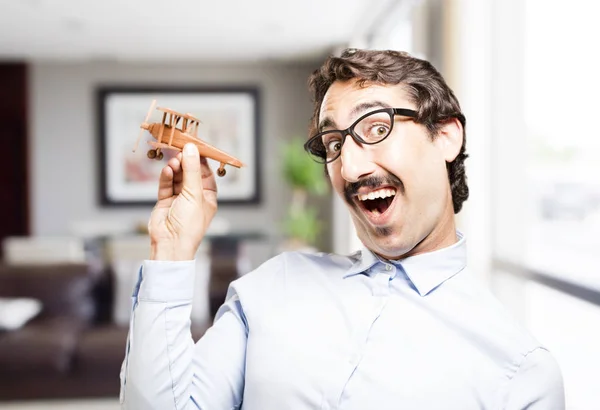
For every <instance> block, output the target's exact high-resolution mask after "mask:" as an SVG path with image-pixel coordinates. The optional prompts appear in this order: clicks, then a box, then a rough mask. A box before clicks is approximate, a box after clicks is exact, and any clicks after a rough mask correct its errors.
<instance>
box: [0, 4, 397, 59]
mask: <svg viewBox="0 0 600 410" xmlns="http://www.w3.org/2000/svg"><path fill="white" fill-rule="evenodd" d="M400 1H401V0H295V1H285V0H279V1H274V0H252V1H249V0H248V1H243V0H226V1H204V0H195V1H194V0H170V1H164V0H97V1H94V0H0V58H3V59H30V60H122V61H156V60H163V61H164V60H165V59H172V60H183V61H188V60H191V61H219V60H236V61H257V60H265V59H268V60H303V59H310V58H315V57H320V56H321V55H323V54H324V53H328V52H331V51H332V50H333V49H335V48H337V47H340V46H344V45H346V44H348V43H349V42H350V43H351V42H352V41H353V40H356V39H359V38H362V36H364V35H366V34H368V33H369V31H370V30H372V29H373V28H376V27H377V25H378V22H379V21H380V20H381V19H383V18H384V17H385V15H386V14H387V13H388V12H389V10H390V8H391V7H395V5H396V4H399V3H400Z"/></svg>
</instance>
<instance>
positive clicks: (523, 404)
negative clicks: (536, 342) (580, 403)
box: [503, 347, 565, 410]
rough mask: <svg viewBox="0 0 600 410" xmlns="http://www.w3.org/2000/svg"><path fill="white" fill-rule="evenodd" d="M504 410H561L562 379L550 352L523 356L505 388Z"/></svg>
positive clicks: (532, 352)
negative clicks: (506, 388) (506, 390)
mask: <svg viewBox="0 0 600 410" xmlns="http://www.w3.org/2000/svg"><path fill="white" fill-rule="evenodd" d="M503 408H504V409H506V410H523V409H528V410H564V409H565V390H564V385H563V379H562V375H561V372H560V369H559V367H558V364H557V363H556V360H555V359H554V358H553V357H552V355H551V354H550V352H548V350H546V349H544V348H541V347H540V348H537V349H535V350H533V351H531V352H529V353H528V354H527V356H525V358H524V359H523V362H522V363H521V365H520V366H519V369H518V370H517V372H516V374H515V375H514V377H513V378H512V380H511V381H510V383H509V385H508V392H507V395H506V400H505V406H504V407H503Z"/></svg>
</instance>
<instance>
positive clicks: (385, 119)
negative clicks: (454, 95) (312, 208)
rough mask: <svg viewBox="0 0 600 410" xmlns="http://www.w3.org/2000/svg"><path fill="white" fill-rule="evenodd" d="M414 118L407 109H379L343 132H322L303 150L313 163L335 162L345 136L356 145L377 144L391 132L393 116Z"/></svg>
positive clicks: (412, 112)
mask: <svg viewBox="0 0 600 410" xmlns="http://www.w3.org/2000/svg"><path fill="white" fill-rule="evenodd" d="M396 115H401V116H403V117H409V118H416V117H417V112H416V111H414V110H409V109H407V108H381V109H379V110H375V111H371V112H370V113H367V114H365V115H363V116H362V117H360V118H359V119H358V120H356V121H355V122H354V124H352V125H351V126H350V127H348V128H346V129H345V130H330V131H323V132H320V133H318V134H317V135H315V136H314V137H311V138H310V139H309V140H308V141H306V143H305V144H304V149H305V150H306V152H308V153H309V154H310V156H311V158H312V159H314V160H315V161H317V162H319V163H321V164H326V163H329V162H333V161H335V160H336V159H337V158H338V157H339V156H340V154H341V152H342V146H343V145H344V141H345V139H346V136H348V135H350V136H351V137H352V139H353V140H354V141H356V142H357V143H358V144H367V145H373V144H378V143H380V142H381V141H383V140H384V139H386V138H387V136H388V135H390V133H391V132H392V129H393V128H394V116H396Z"/></svg>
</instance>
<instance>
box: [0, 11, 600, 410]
mask: <svg viewBox="0 0 600 410" xmlns="http://www.w3.org/2000/svg"><path fill="white" fill-rule="evenodd" d="M599 11H600V6H599V5H598V2H595V1H592V0H571V1H569V2H566V1H559V0H497V1H492V0H344V1H341V0H319V1H317V0H301V1H291V2H283V1H272V0H255V1H253V2H247V1H241V0H233V1H228V2H216V1H214V2H209V1H191V0H172V1H170V2H163V1H157V0H145V1H142V0H120V1H117V0H104V1H102V2H85V1H75V0H20V1H10V0H0V142H1V144H2V147H3V155H2V161H0V188H1V191H0V192H1V195H2V197H1V201H0V210H1V212H2V214H3V215H5V217H6V218H5V219H4V220H3V221H2V222H1V223H0V239H1V240H2V247H1V252H2V264H1V266H0V409H38V408H40V409H41V408H53V409H54V408H56V409H59V408H60V409H70V408H73V409H75V408H77V409H79V408H86V409H87V408H90V409H97V410H112V409H116V408H118V390H119V380H118V372H119V368H120V363H121V361H122V358H123V355H124V349H125V338H126V332H127V325H128V323H129V309H130V303H131V302H130V293H131V286H132V284H133V281H134V280H135V277H136V274H137V269H138V267H139V263H140V261H141V260H143V259H144V258H146V257H147V255H148V241H147V237H146V235H145V230H146V224H147V220H148V217H149V215H150V212H151V210H152V198H153V197H152V195H154V191H155V189H156V184H155V181H156V175H157V170H158V169H160V164H161V162H159V161H156V160H152V161H151V160H149V159H147V158H146V152H147V150H148V149H149V145H147V144H146V143H145V142H142V143H141V144H140V149H138V150H137V151H136V154H135V155H137V156H135V155H133V154H125V152H127V153H129V151H130V148H132V147H133V145H134V143H135V140H136V138H137V137H138V133H139V131H140V128H139V125H140V124H141V123H142V122H144V120H145V117H146V115H147V110H148V107H149V105H150V102H151V100H152V99H153V98H157V99H158V105H159V106H160V105H163V106H167V107H169V108H172V109H174V110H176V111H180V112H190V113H192V114H193V115H195V116H197V117H198V118H199V119H200V120H202V121H203V124H201V127H199V133H198V136H199V137H200V138H206V139H207V140H209V142H211V143H214V144H215V145H216V146H218V147H220V148H222V149H225V150H226V151H227V150H229V152H230V153H232V154H234V155H236V156H238V157H239V158H240V159H242V160H243V161H244V162H246V163H247V165H248V167H247V168H243V169H241V170H237V169H235V168H228V173H227V175H226V176H225V177H224V178H222V179H219V184H220V187H219V188H220V189H221V188H222V190H221V192H223V197H222V198H221V200H222V202H221V205H220V208H219V212H218V215H217V218H216V219H215V221H214V223H213V225H212V226H211V230H210V232H209V237H208V239H207V241H205V243H203V246H202V247H201V249H200V250H199V254H198V259H197V261H198V278H199V279H198V281H197V285H196V296H195V298H196V302H195V305H194V311H193V313H192V320H193V323H194V332H195V337H198V336H199V335H201V334H202V332H203V331H204V330H205V328H206V326H207V325H209V324H210V321H211V319H212V316H213V315H214V312H215V309H216V308H217V307H218V305H219V304H220V303H221V302H222V301H223V298H224V296H225V291H226V288H227V285H228V283H229V282H230V281H231V280H233V279H234V278H235V277H237V276H239V275H243V274H245V273H247V272H248V271H250V270H251V269H252V268H254V267H256V266H257V264H259V263H261V262H263V261H264V260H266V259H267V258H268V257H270V256H272V255H274V254H276V253H278V252H280V251H282V250H284V249H293V248H298V247H301V248H309V249H317V250H322V251H326V252H331V251H335V252H341V253H348V252H351V251H353V250H354V249H356V248H357V247H358V241H357V239H356V237H355V235H354V231H353V227H352V225H351V222H350V219H349V216H348V215H347V212H346V210H345V206H344V205H343V204H342V203H341V201H339V200H337V199H336V198H334V197H333V194H332V193H331V190H329V189H327V185H326V184H323V181H324V176H323V174H322V170H321V169H320V168H319V169H315V168H311V167H310V166H308V165H306V163H305V162H304V159H305V158H307V157H305V156H304V154H303V152H302V151H301V141H302V140H303V139H304V138H306V136H307V129H308V123H309V120H310V116H311V114H312V105H311V101H310V97H309V94H308V90H307V78H308V76H309V74H310V73H311V72H312V70H314V69H315V68H316V67H318V66H319V65H320V63H321V62H322V61H323V59H324V58H325V57H326V56H328V55H330V54H335V53H339V52H340V51H341V50H342V49H344V48H346V47H363V48H373V49H388V48H389V49H396V50H404V51H408V52H410V53H412V54H414V55H417V56H420V57H423V58H426V59H428V60H430V61H431V62H432V63H433V64H434V65H435V66H436V67H437V68H438V69H439V70H440V71H441V72H442V74H443V75H444V76H445V78H446V79H447V81H448V83H449V84H450V86H451V87H452V88H453V89H454V91H455V93H456V94H457V96H458V98H459V101H460V102H461V105H462V107H463V110H464V113H465V114H466V117H467V150H468V153H469V155H470V157H469V159H468V160H467V175H468V181H469V187H470V191H471V195H470V198H469V200H468V201H467V202H466V205H465V207H464V209H463V211H462V212H461V213H460V214H459V215H458V224H459V229H460V230H461V231H463V232H464V233H465V234H466V236H467V238H468V252H469V264H470V265H471V269H472V270H473V271H474V272H476V273H477V274H478V275H479V277H480V279H481V280H482V281H483V282H485V283H486V284H487V285H488V286H489V287H490V288H491V289H492V291H493V292H494V293H495V294H496V295H497V296H498V298H499V299H500V300H501V301H502V302H503V303H504V304H505V305H506V306H507V307H508V308H509V309H510V311H511V312H512V313H513V314H514V316H515V317H516V318H517V319H518V320H519V321H521V322H522V323H523V324H525V325H526V326H527V327H528V328H529V329H530V330H531V331H532V332H533V334H534V335H535V336H536V337H537V338H538V339H539V340H540V341H541V342H542V343H543V344H545V345H546V346H547V347H548V348H549V349H550V350H551V351H552V352H553V353H554V355H555V357H556V358H557V360H558V362H559V364H560V366H561V369H562V371H563V375H564V379H565V387H566V394H567V404H568V406H567V407H568V409H582V410H587V409H598V408H600V389H599V388H598V387H599V383H600V352H599V346H600V270H599V268H598V267H597V265H596V264H597V263H599V262H600V252H598V249H597V248H598V245H600V240H599V239H598V238H599V237H600V162H599V161H598V159H597V153H598V151H599V150H600V133H599V132H598V129H597V128H596V126H595V125H594V124H595V122H594V121H595V118H596V115H598V105H599V103H598V101H599V96H600V80H599V78H598V75H599V74H598V73H600V58H599V51H598V47H597V44H596V43H597V41H598V39H600V25H599V24H598V23H597V21H596V20H597V16H598V12H599ZM154 114H156V115H155V116H152V120H149V121H150V122H157V121H160V114H159V113H156V112H155V113H154ZM225 147H226V148H225ZM298 148H300V151H298ZM165 155H167V154H166V153H165ZM162 161H163V162H162V163H164V161H165V159H163V160H162ZM216 166H218V164H213V169H214V168H215V167H216ZM315 186H318V187H319V189H312V188H314V187H315Z"/></svg>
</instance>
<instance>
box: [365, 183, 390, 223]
mask: <svg viewBox="0 0 600 410" xmlns="http://www.w3.org/2000/svg"><path fill="white" fill-rule="evenodd" d="M395 197H396V189H395V188H381V189H377V190H375V191H371V192H369V193H365V194H358V195H357V198H358V203H359V204H360V206H361V207H362V208H363V209H364V210H365V211H367V212H368V213H369V214H371V215H372V216H374V217H378V216H380V215H382V214H384V213H385V211H387V210H388V209H389V207H390V205H391V204H392V202H393V201H394V198H395Z"/></svg>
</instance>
